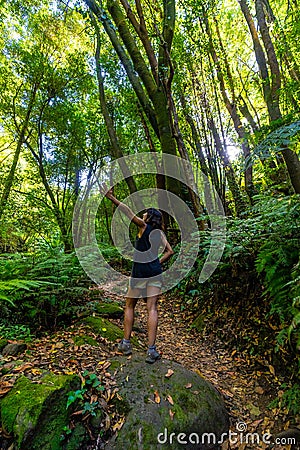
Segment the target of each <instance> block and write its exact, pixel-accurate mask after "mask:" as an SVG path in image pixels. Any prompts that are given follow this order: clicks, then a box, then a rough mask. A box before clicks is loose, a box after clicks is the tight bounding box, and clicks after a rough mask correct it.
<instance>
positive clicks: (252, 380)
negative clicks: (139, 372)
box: [108, 294, 299, 450]
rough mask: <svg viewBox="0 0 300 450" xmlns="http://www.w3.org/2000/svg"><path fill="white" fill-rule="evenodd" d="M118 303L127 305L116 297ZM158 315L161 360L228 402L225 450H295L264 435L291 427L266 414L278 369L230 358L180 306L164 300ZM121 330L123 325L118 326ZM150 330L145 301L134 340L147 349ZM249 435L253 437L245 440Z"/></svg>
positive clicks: (276, 411) (279, 414)
mask: <svg viewBox="0 0 300 450" xmlns="http://www.w3.org/2000/svg"><path fill="white" fill-rule="evenodd" d="M108 296H111V295H109V294H108ZM116 300H118V301H120V300H121V301H124V300H123V299H120V298H118V297H116ZM159 310H160V312H159V316H160V318H159V330H158V338H157V348H158V350H159V351H160V352H161V353H162V357H163V358H167V359H171V360H174V361H176V362H179V363H181V364H183V365H184V366H185V367H186V368H188V369H190V370H194V371H196V372H197V373H198V374H199V375H202V376H203V377H205V378H206V379H207V380H209V381H210V382H211V383H212V384H213V385H214V386H215V387H216V388H217V389H218V390H219V392H220V393H221V394H222V395H223V397H224V399H225V402H226V406H227V409H228V411H229V414H230V420H231V431H232V433H237V434H233V435H232V439H231V440H230V441H231V442H227V443H225V444H224V445H223V449H224V450H225V449H239V450H242V449H266V448H273V449H282V450H289V449H291V448H295V447H291V445H283V443H286V442H287V441H284V440H283V441H282V444H281V445H275V446H271V447H269V444H270V441H271V440H272V441H273V439H271V438H270V437H269V436H267V435H266V434H272V435H276V434H277V433H278V432H282V431H283V430H286V429H288V428H290V426H291V422H290V420H289V418H288V416H287V414H286V412H285V411H282V410H280V408H278V407H273V408H268V405H269V404H270V402H271V401H272V400H274V398H277V397H278V396H279V397H280V395H281V391H280V385H281V384H282V383H283V382H284V380H283V379H280V377H278V376H277V375H276V374H275V372H274V369H273V368H272V367H270V366H268V365H267V364H266V365H261V364H260V365H259V364H258V363H257V361H255V359H254V358H251V359H250V358H249V357H248V356H242V355H238V354H237V353H236V352H235V351H232V352H231V353H230V352H229V351H228V350H226V348H225V346H224V344H223V343H222V342H220V341H219V340H218V339H217V338H216V337H214V336H210V335H201V334H200V333H198V332H196V331H195V330H194V329H191V328H190V326H189V324H188V323H186V320H185V318H184V315H183V314H182V312H181V311H180V305H179V304H176V302H174V300H171V298H170V297H168V296H165V297H163V298H162V299H161V300H160V305H159ZM118 325H120V326H122V322H121V321H119V323H118ZM146 329H147V309H146V304H145V303H144V302H143V300H142V299H141V300H140V301H139V302H138V304H137V307H136V320H135V325H134V335H135V336H136V337H137V338H138V339H139V340H140V341H141V343H143V344H144V345H145V348H146V345H147V333H146ZM298 424H299V421H298ZM293 425H294V423H293ZM241 433H242V434H241ZM247 433H251V434H250V435H249V436H248V437H247ZM255 433H256V434H255ZM264 435H265V436H264ZM245 440H248V443H247V442H244V441H245ZM264 441H265V442H264Z"/></svg>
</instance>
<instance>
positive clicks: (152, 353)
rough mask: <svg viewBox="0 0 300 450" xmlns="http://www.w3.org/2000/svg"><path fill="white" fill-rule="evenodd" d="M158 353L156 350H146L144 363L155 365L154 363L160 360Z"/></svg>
mask: <svg viewBox="0 0 300 450" xmlns="http://www.w3.org/2000/svg"><path fill="white" fill-rule="evenodd" d="M160 358H161V356H160V353H158V352H157V351H156V350H154V349H153V350H152V349H151V350H148V351H147V357H146V363H148V364H153V363H155V361H157V360H158V359H160Z"/></svg>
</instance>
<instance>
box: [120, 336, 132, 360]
mask: <svg viewBox="0 0 300 450" xmlns="http://www.w3.org/2000/svg"><path fill="white" fill-rule="evenodd" d="M118 350H119V352H122V353H123V355H125V356H129V355H131V353H132V347H131V344H130V342H129V344H128V343H127V342H124V340H123V339H122V340H121V342H119V344H118Z"/></svg>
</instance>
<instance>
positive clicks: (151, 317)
mask: <svg viewBox="0 0 300 450" xmlns="http://www.w3.org/2000/svg"><path fill="white" fill-rule="evenodd" d="M159 294H160V288H158V287H156V286H148V287H147V310H148V345H149V347H151V346H153V345H155V340H156V334H157V325H158V311H157V303H158V297H159Z"/></svg>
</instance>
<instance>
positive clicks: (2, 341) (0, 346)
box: [0, 339, 8, 352]
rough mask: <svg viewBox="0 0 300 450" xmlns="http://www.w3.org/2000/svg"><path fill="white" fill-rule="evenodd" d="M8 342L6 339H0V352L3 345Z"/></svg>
mask: <svg viewBox="0 0 300 450" xmlns="http://www.w3.org/2000/svg"><path fill="white" fill-rule="evenodd" d="M7 344H8V341H7V339H0V352H1V351H2V350H3V349H4V347H5V346H6V345H7Z"/></svg>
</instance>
